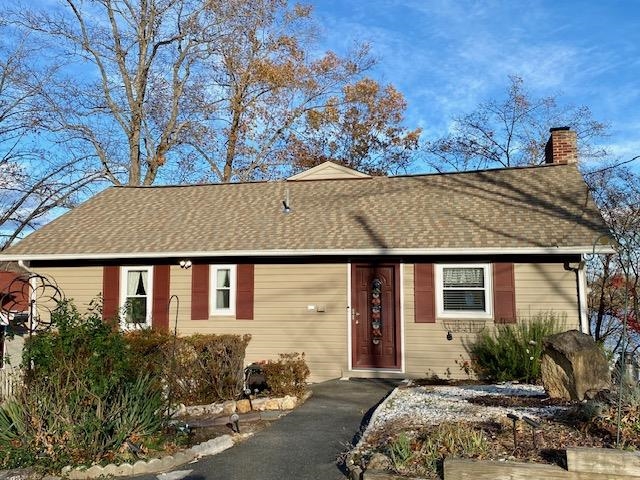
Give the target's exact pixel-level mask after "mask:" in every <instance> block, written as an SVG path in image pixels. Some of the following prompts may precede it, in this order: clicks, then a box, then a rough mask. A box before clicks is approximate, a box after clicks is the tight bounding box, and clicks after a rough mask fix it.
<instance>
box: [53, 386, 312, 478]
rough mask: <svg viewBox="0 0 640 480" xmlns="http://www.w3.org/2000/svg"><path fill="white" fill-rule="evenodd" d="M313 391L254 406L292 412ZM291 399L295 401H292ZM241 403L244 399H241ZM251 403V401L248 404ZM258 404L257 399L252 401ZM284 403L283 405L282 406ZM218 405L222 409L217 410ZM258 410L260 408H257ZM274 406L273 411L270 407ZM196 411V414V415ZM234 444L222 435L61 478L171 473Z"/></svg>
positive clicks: (207, 408) (204, 409)
mask: <svg viewBox="0 0 640 480" xmlns="http://www.w3.org/2000/svg"><path fill="white" fill-rule="evenodd" d="M311 395H312V392H311V390H308V391H307V392H306V393H305V394H304V395H303V396H302V397H301V398H299V399H298V398H296V397H289V396H286V397H284V398H275V399H260V400H263V402H258V405H254V411H255V410H259V411H264V410H272V409H274V408H273V407H272V406H271V405H267V401H272V402H273V403H272V405H274V406H275V405H278V406H280V407H282V406H289V405H291V403H293V405H292V406H289V408H283V410H291V409H293V408H295V407H296V406H299V405H301V404H302V403H304V402H305V401H307V400H308V399H309V397H311ZM291 399H295V400H294V401H292V400H291ZM240 401H242V400H240ZM247 402H248V401H247ZM253 402H255V400H254V401H253ZM237 403H238V402H235V401H233V404H231V403H230V402H225V404H226V405H224V407H226V408H224V407H223V406H222V405H220V404H211V405H204V406H201V407H185V411H186V412H188V413H192V414H193V413H195V412H197V413H200V414H202V413H209V414H211V413H213V412H212V410H213V411H215V412H216V413H218V414H220V413H227V412H229V410H231V405H233V409H232V410H231V412H229V413H234V412H236V411H238V410H240V409H237ZM283 403H284V405H283ZM218 406H219V409H218ZM255 407H258V408H255ZM269 407H271V408H269ZM194 410H195V412H194ZM233 445H234V441H233V437H232V436H231V435H222V436H220V437H216V438H212V439H211V440H207V441H206V442H202V443H200V444H198V445H194V446H193V447H191V448H188V449H186V450H181V451H179V452H176V453H175V454H173V455H169V456H166V457H162V458H152V459H149V460H138V461H137V462H135V463H133V464H131V463H121V464H118V465H116V464H114V463H110V464H108V465H105V466H104V467H103V466H101V465H93V466H92V467H89V468H86V467H73V466H71V465H67V466H66V467H64V468H63V469H62V477H64V478H68V479H69V480H87V479H94V478H100V477H130V476H133V475H143V474H153V473H161V472H165V471H167V470H171V469H172V468H175V467H179V466H180V465H184V464H185V463H189V462H193V461H194V460H197V459H199V458H201V457H206V456H210V455H216V454H218V453H220V452H223V451H225V450H227V449H228V448H231V447H233Z"/></svg>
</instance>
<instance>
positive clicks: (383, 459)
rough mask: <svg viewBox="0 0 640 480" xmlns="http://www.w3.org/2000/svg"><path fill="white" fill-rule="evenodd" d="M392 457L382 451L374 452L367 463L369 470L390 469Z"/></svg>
mask: <svg viewBox="0 0 640 480" xmlns="http://www.w3.org/2000/svg"><path fill="white" fill-rule="evenodd" d="M389 469H391V459H390V458H389V457H387V456H386V455H384V454H382V453H374V454H373V455H372V456H371V459H370V460H369V463H368V464H367V470H389Z"/></svg>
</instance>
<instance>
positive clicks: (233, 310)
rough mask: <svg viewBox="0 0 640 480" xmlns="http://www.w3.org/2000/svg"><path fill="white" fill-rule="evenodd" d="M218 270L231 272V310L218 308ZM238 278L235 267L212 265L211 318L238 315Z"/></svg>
mask: <svg viewBox="0 0 640 480" xmlns="http://www.w3.org/2000/svg"><path fill="white" fill-rule="evenodd" d="M218 270H229V276H230V280H231V287H230V288H229V308H216V291H217V286H216V285H217V283H216V280H217V278H218ZM236 290H237V277H236V266H235V265H211V266H210V267H209V316H211V317H212V316H218V317H221V316H234V315H235V314H236Z"/></svg>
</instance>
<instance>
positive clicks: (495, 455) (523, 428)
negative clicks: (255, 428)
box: [365, 380, 640, 478]
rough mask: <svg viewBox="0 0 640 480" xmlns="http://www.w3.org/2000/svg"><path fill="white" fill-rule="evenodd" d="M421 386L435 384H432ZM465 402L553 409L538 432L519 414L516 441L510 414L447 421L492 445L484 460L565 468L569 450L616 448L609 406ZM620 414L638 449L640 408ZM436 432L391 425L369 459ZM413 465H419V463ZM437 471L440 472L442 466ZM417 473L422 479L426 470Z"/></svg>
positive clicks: (490, 399)
mask: <svg viewBox="0 0 640 480" xmlns="http://www.w3.org/2000/svg"><path fill="white" fill-rule="evenodd" d="M418 384H419V385H433V383H431V382H430V381H428V380H427V381H422V382H419V383H418ZM438 384H439V385H449V386H452V385H461V384H465V385H468V384H469V382H468V381H467V382H460V383H457V382H455V383H454V382H450V381H446V382H441V383H438ZM467 401H468V402H469V403H473V404H476V405H480V406H487V407H504V408H509V409H513V410H515V411H517V409H518V408H544V407H552V408H550V409H549V412H550V416H549V417H548V418H543V419H542V420H541V421H540V422H539V426H537V427H536V428H535V429H532V427H531V426H530V425H528V424H527V423H526V422H525V421H524V419H523V415H519V420H518V421H517V422H516V432H515V443H514V428H513V423H512V420H510V419H508V418H507V417H506V415H505V417H504V418H499V419H496V420H490V421H483V422H473V421H465V420H462V419H461V420H460V421H454V422H448V423H450V424H453V425H459V427H460V429H462V428H466V429H472V430H474V431H481V432H482V434H483V436H484V437H485V439H486V440H487V441H488V443H489V445H490V448H489V449H487V451H485V452H484V453H482V455H481V456H480V457H478V458H481V459H482V460H496V461H517V462H534V463H549V464H556V465H559V466H561V467H564V468H566V455H565V449H566V448H569V447H596V448H614V447H615V445H616V434H617V430H616V422H615V420H616V406H615V404H612V403H609V402H602V403H600V404H599V405H598V410H597V412H596V413H594V411H593V410H591V411H589V408H588V407H589V405H587V404H585V403H581V402H569V401H564V400H558V399H551V398H549V397H547V396H545V395H482V396H478V397H473V398H469V399H468V400H467ZM553 407H564V408H553ZM622 413H623V422H626V424H625V423H623V427H622V428H623V430H622V440H623V446H624V447H626V448H636V449H637V448H639V447H640V429H639V428H638V426H640V407H637V406H631V407H627V408H626V410H624V411H623V412H622ZM437 428H438V427H437V426H436V425H426V426H421V427H418V428H411V426H409V425H407V424H406V423H404V424H403V423H400V422H398V423H397V424H394V423H391V424H389V425H388V426H387V428H385V429H384V431H381V432H378V435H379V436H378V435H375V437H377V438H370V439H369V442H368V443H369V445H370V447H369V449H368V451H369V452H370V453H369V456H370V455H371V454H372V453H373V452H376V451H377V452H382V453H385V454H388V452H389V449H388V446H389V442H390V441H392V439H393V438H397V436H398V435H399V434H400V432H402V431H406V430H409V431H412V433H411V436H412V438H414V439H419V438H428V437H429V436H432V434H433V432H435V431H436V429H437ZM413 442H417V440H414V441H413ZM412 449H414V451H419V449H420V445H419V444H416V443H413V447H412ZM416 449H417V450H416ZM365 456H367V455H366V454H365ZM463 456H464V455H463ZM414 461H416V462H420V460H418V459H416V460H414ZM409 468H410V467H409ZM439 468H440V469H441V466H440V467H439ZM418 471H420V473H421V474H422V476H424V474H425V472H424V470H423V469H422V470H421V469H419V470H418ZM414 473H415V472H414ZM405 474H407V473H406V472H405ZM408 475H410V474H408ZM431 475H433V476H431V477H429V473H427V475H426V477H427V478H438V477H437V476H435V473H431Z"/></svg>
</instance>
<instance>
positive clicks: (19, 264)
mask: <svg viewBox="0 0 640 480" xmlns="http://www.w3.org/2000/svg"><path fill="white" fill-rule="evenodd" d="M18 266H19V267H20V268H24V269H25V270H26V271H27V272H29V273H35V272H34V271H33V270H31V269H30V268H29V265H27V264H26V263H25V261H24V260H18Z"/></svg>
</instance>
